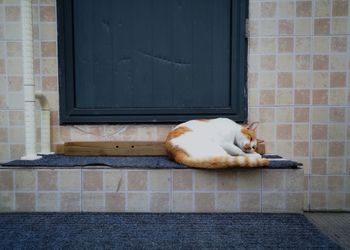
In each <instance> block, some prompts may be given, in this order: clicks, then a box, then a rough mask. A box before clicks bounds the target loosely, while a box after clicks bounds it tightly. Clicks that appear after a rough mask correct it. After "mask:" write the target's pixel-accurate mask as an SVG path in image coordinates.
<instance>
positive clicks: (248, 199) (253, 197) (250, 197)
mask: <svg viewBox="0 0 350 250" xmlns="http://www.w3.org/2000/svg"><path fill="white" fill-rule="evenodd" d="M260 199H261V196H260V193H256V192H251V193H248V192H247V193H242V192H240V193H239V211H240V212H254V213H257V212H261V205H260Z"/></svg>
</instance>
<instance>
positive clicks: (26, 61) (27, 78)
mask: <svg viewBox="0 0 350 250" xmlns="http://www.w3.org/2000/svg"><path fill="white" fill-rule="evenodd" d="M21 14H22V51H23V91H24V129H25V156H23V157H22V158H21V159H23V160H35V159H39V158H40V156H38V155H37V154H36V150H35V146H36V131H35V130H36V127H35V94H34V88H35V86H34V70H33V67H34V66H33V20H32V1H31V0H21Z"/></svg>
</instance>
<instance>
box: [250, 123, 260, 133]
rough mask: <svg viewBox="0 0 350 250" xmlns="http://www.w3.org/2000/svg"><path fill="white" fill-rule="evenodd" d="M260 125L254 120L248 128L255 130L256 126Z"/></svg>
mask: <svg viewBox="0 0 350 250" xmlns="http://www.w3.org/2000/svg"><path fill="white" fill-rule="evenodd" d="M258 125H259V122H252V123H250V124H248V125H247V128H248V129H249V130H252V131H255V130H256V128H257V127H258Z"/></svg>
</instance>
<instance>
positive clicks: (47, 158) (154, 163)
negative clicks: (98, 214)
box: [2, 154, 301, 169]
mask: <svg viewBox="0 0 350 250" xmlns="http://www.w3.org/2000/svg"><path fill="white" fill-rule="evenodd" d="M264 157H266V158H269V166H268V168H278V169H281V168H297V167H298V166H300V165H301V164H300V163H298V162H294V161H290V160H286V159H283V158H282V157H280V156H278V155H265V156H264ZM2 165H3V166H6V167H55V168H57V167H58V168H59V167H82V166H92V165H100V166H101V165H102V166H109V167H113V168H140V169H141V168H147V169H164V168H165V169H184V168H187V167H186V166H184V165H181V164H177V163H176V162H174V161H171V160H169V158H168V157H166V156H146V157H145V156H118V157H115V156H65V155H59V154H54V155H44V156H43V157H42V158H41V159H38V160H33V161H27V160H15V161H11V162H8V163H4V164H2Z"/></svg>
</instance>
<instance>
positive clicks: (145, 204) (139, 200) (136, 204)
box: [126, 192, 150, 212]
mask: <svg viewBox="0 0 350 250" xmlns="http://www.w3.org/2000/svg"><path fill="white" fill-rule="evenodd" d="M149 211H150V209H149V195H148V193H146V192H133V193H127V206H126V212H149Z"/></svg>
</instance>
